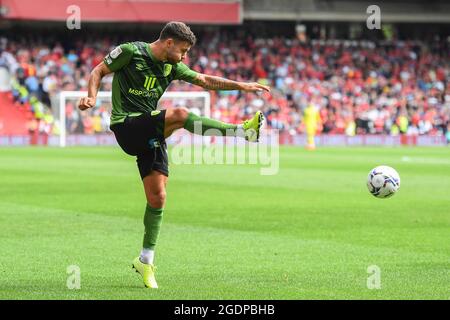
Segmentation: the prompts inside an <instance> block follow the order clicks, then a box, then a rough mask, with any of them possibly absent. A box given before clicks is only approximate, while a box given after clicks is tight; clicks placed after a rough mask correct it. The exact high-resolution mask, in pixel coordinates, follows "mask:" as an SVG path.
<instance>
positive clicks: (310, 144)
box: [303, 103, 320, 150]
mask: <svg viewBox="0 0 450 320" xmlns="http://www.w3.org/2000/svg"><path fill="white" fill-rule="evenodd" d="M303 123H304V125H305V131H306V137H307V141H306V147H305V148H306V149H307V150H314V149H316V143H315V141H314V138H315V137H316V132H317V129H318V126H319V123H320V114H319V110H317V108H316V106H315V105H314V104H313V103H310V104H309V105H308V107H306V108H305V112H304V115H303Z"/></svg>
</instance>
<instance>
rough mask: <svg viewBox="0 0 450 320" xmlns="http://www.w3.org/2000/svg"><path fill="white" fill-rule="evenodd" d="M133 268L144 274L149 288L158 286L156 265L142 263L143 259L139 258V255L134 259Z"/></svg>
mask: <svg viewBox="0 0 450 320" xmlns="http://www.w3.org/2000/svg"><path fill="white" fill-rule="evenodd" d="M132 268H133V269H135V270H136V272H137V273H139V274H140V275H141V276H142V280H143V281H144V285H145V286H146V287H147V288H158V284H157V283H156V279H155V271H156V267H155V266H154V265H152V264H145V263H142V262H141V260H139V257H137V258H136V259H134V260H133V264H132Z"/></svg>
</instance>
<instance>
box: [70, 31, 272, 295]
mask: <svg viewBox="0 0 450 320" xmlns="http://www.w3.org/2000/svg"><path fill="white" fill-rule="evenodd" d="M195 42H196V37H195V35H194V34H193V32H192V31H191V30H190V28H189V27H188V26H187V25H185V24H184V23H182V22H169V23H168V24H166V25H165V26H164V28H163V29H162V31H161V33H160V36H159V39H157V40H156V41H154V42H152V43H146V42H129V43H125V44H122V45H120V46H118V47H116V48H115V49H114V50H112V51H111V52H110V53H109V54H108V55H106V57H105V58H104V60H103V62H101V63H100V64H98V65H97V66H96V67H95V68H94V69H93V71H92V72H91V75H90V78H89V84H88V96H87V97H84V98H82V99H80V101H79V104H78V107H79V109H80V110H86V109H88V108H92V107H94V106H95V104H96V96H97V93H98V89H99V86H100V82H101V79H102V78H103V77H104V76H105V75H107V74H109V73H112V72H114V78H113V83H112V112H111V126H110V128H111V131H113V132H114V135H115V137H116V140H117V142H118V144H119V145H120V147H121V148H122V149H123V151H124V152H126V153H127V154H129V155H132V156H136V158H137V166H138V169H139V173H140V175H141V179H142V182H143V184H144V190H145V196H146V199H147V205H146V209H145V215H144V227H145V233H144V239H143V245H142V250H141V253H140V256H139V257H137V258H136V259H134V261H133V263H132V266H133V268H134V269H135V270H136V272H139V273H140V274H141V275H142V278H143V281H144V285H145V286H146V287H148V288H157V287H158V285H157V283H156V280H155V267H154V264H153V258H154V250H155V245H156V242H157V239H158V235H159V231H160V227H161V222H162V217H163V210H164V205H165V202H166V184H167V180H168V176H169V170H168V159H167V146H166V143H165V139H166V138H167V137H169V136H170V135H171V134H172V133H173V132H174V131H175V130H177V129H180V128H184V129H186V130H188V131H189V132H192V133H197V130H198V129H197V128H198V127H199V124H200V125H201V134H202V135H208V134H212V133H211V131H216V132H220V133H221V134H222V135H223V136H225V135H228V136H229V135H230V132H234V135H235V136H239V137H243V138H245V139H247V140H249V141H258V138H259V131H260V127H261V125H262V123H263V121H264V117H263V114H262V112H261V111H258V112H256V114H255V116H254V117H253V118H252V119H250V120H246V121H244V122H243V123H242V124H240V125H235V124H227V123H223V122H220V121H217V120H213V119H209V118H206V117H200V116H197V115H195V114H193V113H191V112H189V110H188V109H186V108H168V109H166V110H156V107H157V103H158V100H159V99H160V97H161V96H162V94H163V93H164V91H165V90H166V89H167V87H168V86H169V84H170V82H171V81H172V80H183V81H187V82H190V83H193V84H195V85H198V86H200V87H203V88H205V89H208V90H242V91H246V92H259V91H268V92H269V91H270V88H269V87H268V86H264V85H261V84H259V83H255V82H236V81H232V80H228V79H224V78H220V77H215V76H209V75H206V74H201V73H198V72H195V71H193V70H191V69H189V68H188V67H187V66H186V65H185V64H184V63H183V62H182V60H183V59H184V58H185V57H186V54H187V53H188V51H189V49H190V48H191V47H192V46H193V45H194V44H195ZM194 124H196V130H195V131H196V132H194ZM208 129H217V130H218V131H217V130H211V131H210V132H209V133H208V132H206V131H207V130H208Z"/></svg>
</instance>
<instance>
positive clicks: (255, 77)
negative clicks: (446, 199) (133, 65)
mask: <svg viewBox="0 0 450 320" xmlns="http://www.w3.org/2000/svg"><path fill="white" fill-rule="evenodd" d="M130 40H132V39H130ZM117 44H118V43H116V42H114V41H111V40H109V39H106V38H104V39H101V40H96V41H91V42H89V41H81V40H80V41H78V42H75V43H73V46H72V47H71V48H63V46H62V45H61V44H59V43H55V44H53V45H49V44H47V43H45V41H44V40H41V41H36V42H35V43H30V42H16V41H5V43H4V45H3V49H2V51H1V52H0V67H1V66H3V67H7V68H8V70H9V72H10V73H11V74H12V75H14V76H13V82H12V93H13V97H14V99H15V100H16V101H17V103H20V104H28V105H29V107H30V108H31V110H32V111H33V114H34V115H35V117H36V118H37V119H41V120H44V119H47V120H45V121H48V122H49V123H50V124H51V123H52V122H54V121H55V120H54V119H55V117H56V112H55V110H54V109H55V107H56V106H58V103H59V100H58V93H59V92H60V91H61V90H74V91H80V90H81V91H85V90H87V85H88V79H89V73H90V71H91V70H92V68H93V67H95V66H96V65H97V64H98V63H100V62H101V61H102V59H103V57H104V56H105V55H106V54H107V53H108V52H109V51H110V50H112V49H113V48H114V47H115V46H116V45H117ZM449 57H450V46H449V44H448V43H447V42H446V41H445V40H440V41H434V42H427V43H423V42H418V41H392V42H382V41H380V42H371V41H350V40H308V41H302V39H296V38H281V37H272V38H265V39H259V38H254V37H250V36H245V34H241V35H236V34H234V33H227V32H210V33H208V32H205V33H204V34H202V35H201V37H200V39H199V41H198V43H197V45H196V46H195V47H193V48H192V49H191V51H190V53H189V57H188V58H187V60H186V61H185V63H186V64H187V65H189V66H190V67H191V68H192V69H194V70H196V71H199V72H202V73H206V74H210V75H216V76H221V77H226V78H230V79H233V80H237V81H259V82H261V83H263V84H268V85H270V86H271V87H272V91H271V93H270V94H267V93H264V94H260V95H257V94H248V93H242V92H238V91H223V92H216V93H214V96H213V100H212V102H213V103H212V117H214V118H217V119H220V120H222V121H226V122H232V123H239V122H241V121H242V120H243V119H246V118H248V117H249V115H250V114H252V113H253V112H254V111H256V110H263V111H264V113H265V114H266V117H267V119H268V125H269V126H270V127H271V128H276V129H279V130H283V131H286V132H289V133H291V134H295V133H303V132H304V130H305V128H304V124H303V121H302V119H303V112H304V110H305V108H306V107H308V106H309V105H313V106H314V107H315V108H317V110H318V111H319V114H320V121H319V124H318V132H319V133H321V132H322V133H328V134H347V135H355V134H390V135H398V134H410V135H421V134H430V135H445V134H447V135H450V133H448V132H449V131H450V130H449V129H450V81H449V80H450V65H449V64H450V59H449ZM111 83H112V77H111V76H108V77H105V78H104V79H103V81H102V86H101V89H100V90H105V91H109V90H111ZM169 90H171V91H195V90H198V91H201V90H202V89H201V88H199V87H196V86H194V85H191V84H187V83H183V82H180V81H174V82H173V83H172V84H171V86H170V88H169ZM52 106H53V110H52ZM109 110H110V106H109V101H105V100H101V101H99V105H98V107H97V108H95V109H94V110H92V112H90V113H80V112H78V110H77V109H76V100H75V99H74V100H73V101H68V103H67V108H66V116H67V119H68V130H69V131H70V132H72V133H87V134H94V133H98V132H105V131H106V130H108V125H109ZM55 127H56V126H55ZM55 130H56V129H55ZM449 139H450V138H449Z"/></svg>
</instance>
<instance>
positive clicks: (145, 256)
mask: <svg viewBox="0 0 450 320" xmlns="http://www.w3.org/2000/svg"><path fill="white" fill-rule="evenodd" d="M142 182H143V184H144V190H145V196H146V198H147V206H146V210H145V216H144V226H145V234H144V240H143V244H142V251H141V255H140V256H139V257H136V258H135V259H134V261H133V268H134V269H136V272H139V273H140V274H141V276H142V278H143V281H144V284H145V286H146V287H147V288H158V284H157V283H156V279H155V269H156V268H155V266H154V263H153V260H154V255H155V246H156V242H157V240H158V236H159V231H160V228H161V223H162V218H163V209H164V205H165V202H166V185H167V177H166V176H165V175H164V174H162V173H160V172H159V171H152V173H151V174H150V175H148V176H146V177H145V178H144V179H143V180H142Z"/></svg>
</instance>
